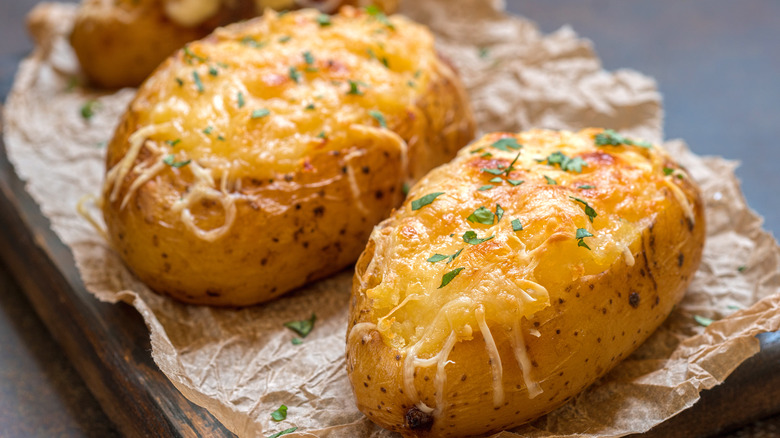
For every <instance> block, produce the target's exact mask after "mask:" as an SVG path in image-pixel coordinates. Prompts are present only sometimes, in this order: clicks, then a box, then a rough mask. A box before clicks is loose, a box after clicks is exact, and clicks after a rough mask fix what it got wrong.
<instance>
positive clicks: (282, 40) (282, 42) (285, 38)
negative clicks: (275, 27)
mask: <svg viewBox="0 0 780 438" xmlns="http://www.w3.org/2000/svg"><path fill="white" fill-rule="evenodd" d="M291 39H292V37H291V36H290V35H285V36H283V37H280V38H279V39H278V40H277V41H279V43H281V44H284V43H286V42H288V41H290V40H291Z"/></svg>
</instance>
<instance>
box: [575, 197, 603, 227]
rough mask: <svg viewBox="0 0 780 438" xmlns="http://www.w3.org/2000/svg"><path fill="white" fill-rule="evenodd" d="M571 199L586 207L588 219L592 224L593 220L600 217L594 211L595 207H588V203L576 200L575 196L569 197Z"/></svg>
mask: <svg viewBox="0 0 780 438" xmlns="http://www.w3.org/2000/svg"><path fill="white" fill-rule="evenodd" d="M569 198H571V199H573V200H575V201H577V202H579V203H580V204H582V205H584V206H585V214H587V215H588V219H590V223H593V218H595V217H596V216H598V215H597V214H596V210H594V209H593V207H591V206H590V205H588V203H587V202H585V201H583V200H582V199H580V198H575V197H574V196H569Z"/></svg>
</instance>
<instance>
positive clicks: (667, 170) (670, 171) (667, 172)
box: [664, 167, 674, 176]
mask: <svg viewBox="0 0 780 438" xmlns="http://www.w3.org/2000/svg"><path fill="white" fill-rule="evenodd" d="M673 173H674V169H672V168H671V167H664V175H665V176H669V175H671V174H673Z"/></svg>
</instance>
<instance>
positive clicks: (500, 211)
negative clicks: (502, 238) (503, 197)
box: [496, 204, 504, 223]
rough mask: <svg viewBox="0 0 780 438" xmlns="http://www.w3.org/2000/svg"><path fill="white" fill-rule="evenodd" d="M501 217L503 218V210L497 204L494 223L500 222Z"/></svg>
mask: <svg viewBox="0 0 780 438" xmlns="http://www.w3.org/2000/svg"><path fill="white" fill-rule="evenodd" d="M502 217H504V209H503V208H501V206H500V205H499V204H496V223H499V222H501V218H502Z"/></svg>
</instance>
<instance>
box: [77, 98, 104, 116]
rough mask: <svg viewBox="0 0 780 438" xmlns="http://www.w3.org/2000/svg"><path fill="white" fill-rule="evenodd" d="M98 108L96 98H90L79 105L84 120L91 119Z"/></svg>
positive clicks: (98, 104)
mask: <svg viewBox="0 0 780 438" xmlns="http://www.w3.org/2000/svg"><path fill="white" fill-rule="evenodd" d="M98 108H100V102H98V101H97V100H94V99H91V100H88V101H86V102H85V103H84V105H81V117H83V118H84V120H89V119H91V118H92V116H94V115H95V111H97V109H98Z"/></svg>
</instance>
